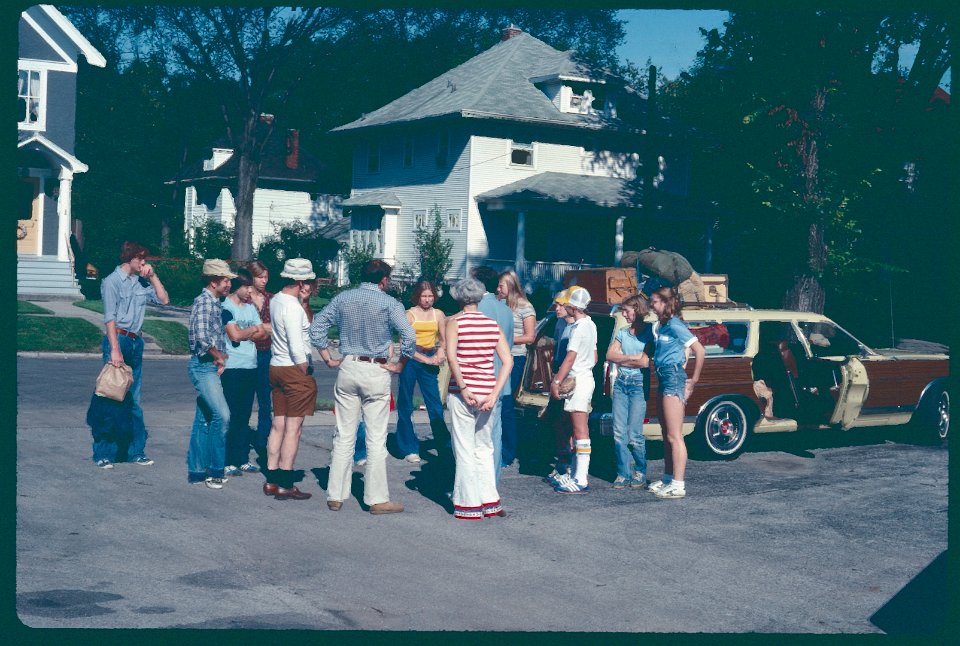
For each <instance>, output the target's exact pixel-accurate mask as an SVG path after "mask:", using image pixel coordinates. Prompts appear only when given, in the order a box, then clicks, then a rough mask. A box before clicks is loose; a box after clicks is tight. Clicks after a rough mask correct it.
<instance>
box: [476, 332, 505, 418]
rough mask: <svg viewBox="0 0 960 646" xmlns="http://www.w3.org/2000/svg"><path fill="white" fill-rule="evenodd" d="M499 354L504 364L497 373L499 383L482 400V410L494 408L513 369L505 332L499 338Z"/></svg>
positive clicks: (480, 408)
mask: <svg viewBox="0 0 960 646" xmlns="http://www.w3.org/2000/svg"><path fill="white" fill-rule="evenodd" d="M497 356H498V357H500V363H501V364H502V365H501V366H500V372H499V373H498V374H497V383H496V385H495V386H494V387H493V392H492V393H490V396H489V397H487V398H486V399H484V400H483V402H481V404H480V406H479V410H481V411H488V410H493V407H494V405H495V404H496V403H497V400H498V399H499V398H500V393H501V392H502V391H503V387H504V386H505V385H506V384H507V381H508V380H509V379H510V371H511V370H513V355H512V354H511V353H510V346H509V345H508V344H507V337H505V336H503V332H501V333H500V338H499V339H498V340H497Z"/></svg>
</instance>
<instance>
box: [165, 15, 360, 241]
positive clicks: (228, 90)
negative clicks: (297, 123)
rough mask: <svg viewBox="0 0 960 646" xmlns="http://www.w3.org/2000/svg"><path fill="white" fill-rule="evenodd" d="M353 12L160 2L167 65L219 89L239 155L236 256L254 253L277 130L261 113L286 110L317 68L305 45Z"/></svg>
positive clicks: (227, 128)
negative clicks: (259, 193) (257, 197)
mask: <svg viewBox="0 0 960 646" xmlns="http://www.w3.org/2000/svg"><path fill="white" fill-rule="evenodd" d="M350 15H351V12H349V11H348V10H346V9H342V8H319V7H300V8H289V7H286V8H284V7H269V6H262V7H230V6H222V7H213V6H211V7H178V6H161V7H157V8H156V23H155V29H156V30H157V31H158V33H160V34H162V35H163V39H164V41H165V42H166V43H168V51H169V56H170V64H171V65H172V66H174V68H175V69H177V70H178V71H180V72H183V73H185V74H188V75H189V76H191V77H192V78H193V79H194V80H195V81H197V82H200V83H205V84H209V85H210V86H211V87H216V88H218V90H219V103H218V105H217V107H218V109H219V112H220V115H221V118H222V125H223V128H224V129H225V131H226V135H227V138H228V139H229V141H230V142H231V145H232V147H233V149H234V151H235V154H236V155H238V160H239V170H238V178H237V187H236V191H235V194H234V202H235V204H236V209H237V213H236V218H235V223H236V224H235V229H234V238H233V247H232V252H231V256H232V257H233V258H234V259H236V260H249V259H250V257H251V255H252V253H253V228H252V217H253V195H254V191H255V190H256V187H257V180H258V177H259V172H260V155H261V152H262V151H263V147H264V144H265V143H266V141H267V139H268V138H269V137H270V135H271V130H272V128H269V127H268V128H267V129H266V130H265V131H264V130H262V129H261V128H259V127H258V125H259V123H260V121H261V120H260V115H261V114H263V113H264V112H266V111H269V110H274V111H279V110H282V109H283V108H284V106H285V105H286V102H287V99H288V97H289V94H290V92H291V91H292V89H293V88H295V87H296V86H297V85H298V84H299V83H301V82H302V81H303V79H304V78H305V77H306V76H307V75H308V74H310V73H312V72H313V68H312V66H310V65H303V64H301V58H300V56H301V54H303V53H304V52H305V51H306V49H307V45H308V44H309V43H310V42H311V41H312V40H314V39H316V38H324V37H333V36H335V35H336V33H337V31H338V30H339V29H342V28H343V27H344V26H345V25H346V23H347V20H348V16H350Z"/></svg>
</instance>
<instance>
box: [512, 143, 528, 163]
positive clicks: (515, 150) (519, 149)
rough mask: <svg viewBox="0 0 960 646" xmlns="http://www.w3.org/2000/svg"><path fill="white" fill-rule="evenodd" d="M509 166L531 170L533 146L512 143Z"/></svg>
mask: <svg viewBox="0 0 960 646" xmlns="http://www.w3.org/2000/svg"><path fill="white" fill-rule="evenodd" d="M510 165H511V166H527V167H530V168H533V144H522V143H519V142H516V141H514V142H513V143H511V144H510Z"/></svg>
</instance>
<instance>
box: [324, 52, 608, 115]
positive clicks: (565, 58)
mask: <svg viewBox="0 0 960 646" xmlns="http://www.w3.org/2000/svg"><path fill="white" fill-rule="evenodd" d="M573 55H574V52H573V51H566V52H561V51H559V50H556V49H554V48H553V47H550V46H549V45H547V44H546V43H544V42H543V41H541V40H539V39H537V38H534V37H533V36H531V35H529V34H526V33H521V34H519V35H517V36H514V37H512V38H510V39H508V40H505V41H501V42H500V43H498V44H496V45H494V46H493V47H491V48H490V49H488V50H486V51H484V52H481V53H480V54H477V55H476V56H474V57H473V58H471V59H470V60H468V61H467V62H465V63H463V64H461V65H459V66H457V67H455V68H453V69H452V70H449V71H448V72H445V73H444V74H441V75H440V76H438V77H437V78H435V79H433V80H432V81H430V82H428V83H426V84H425V85H422V86H420V87H418V88H416V89H414V90H412V91H410V92H408V93H407V94H405V95H403V96H402V97H400V98H399V99H396V100H395V101H392V102H391V103H388V104H387V105H385V106H383V107H382V108H380V109H378V110H376V111H374V112H371V113H370V114H367V115H365V116H363V117H361V118H360V119H357V120H356V121H353V122H351V123H348V124H345V125H342V126H339V127H338V128H334V131H345V130H354V129H358V128H367V127H371V126H382V125H387V124H393V123H401V122H411V121H417V120H421V119H428V118H432V117H440V116H445V115H461V116H496V117H500V118H513V119H517V120H525V121H526V120H531V121H551V122H556V123H561V124H563V123H565V124H569V125H586V124H588V123H591V122H593V123H597V122H599V121H600V119H599V118H598V117H597V116H595V115H578V114H570V113H564V112H561V111H559V110H558V109H557V108H556V106H555V105H554V104H553V102H552V101H551V100H550V98H549V97H547V95H546V94H545V93H544V92H543V91H541V90H540V89H539V88H538V87H537V86H536V85H535V84H534V81H537V82H540V81H542V80H544V79H554V78H557V79H558V78H562V77H568V76H573V77H578V78H585V77H588V76H595V75H592V74H591V73H590V72H589V71H588V70H586V69H584V68H583V67H582V66H581V65H579V64H578V63H576V62H575V61H574V59H573Z"/></svg>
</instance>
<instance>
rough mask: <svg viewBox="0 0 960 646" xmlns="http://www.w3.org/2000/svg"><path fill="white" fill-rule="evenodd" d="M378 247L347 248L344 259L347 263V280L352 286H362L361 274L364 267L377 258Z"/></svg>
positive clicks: (345, 248)
mask: <svg viewBox="0 0 960 646" xmlns="http://www.w3.org/2000/svg"><path fill="white" fill-rule="evenodd" d="M376 253H377V247H376V246H375V245H374V244H372V243H371V244H368V245H366V246H361V245H353V246H345V247H344V253H343V259H344V261H346V263H347V278H348V280H349V281H350V284H351V285H358V284H360V272H361V270H362V269H363V267H364V265H366V264H367V263H368V262H370V261H371V260H373V259H374V257H376Z"/></svg>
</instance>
